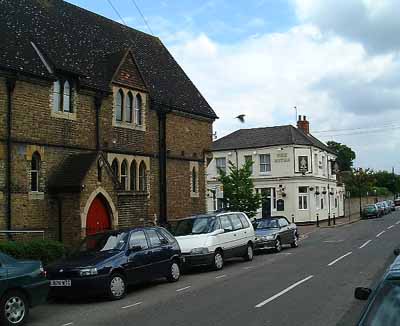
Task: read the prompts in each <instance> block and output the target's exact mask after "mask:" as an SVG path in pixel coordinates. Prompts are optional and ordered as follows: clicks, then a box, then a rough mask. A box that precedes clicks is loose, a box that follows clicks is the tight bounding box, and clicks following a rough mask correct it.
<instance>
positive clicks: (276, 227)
mask: <svg viewBox="0 0 400 326" xmlns="http://www.w3.org/2000/svg"><path fill="white" fill-rule="evenodd" d="M255 235H256V242H255V249H256V250H261V249H274V250H275V251H276V252H279V251H281V250H282V246H284V245H290V246H291V247H292V248H296V247H297V246H298V240H299V232H298V229H297V226H296V224H294V223H289V221H288V220H287V218H286V217H284V216H274V217H266V218H262V219H260V220H258V221H257V224H256V226H255Z"/></svg>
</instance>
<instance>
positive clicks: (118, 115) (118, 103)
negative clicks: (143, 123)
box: [115, 89, 124, 121]
mask: <svg viewBox="0 0 400 326" xmlns="http://www.w3.org/2000/svg"><path fill="white" fill-rule="evenodd" d="M123 107H124V93H123V92H122V89H120V90H119V91H118V92H117V96H116V99H115V119H116V120H117V121H122V119H123Z"/></svg>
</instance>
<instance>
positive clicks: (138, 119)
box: [135, 94, 143, 126]
mask: <svg viewBox="0 0 400 326" xmlns="http://www.w3.org/2000/svg"><path fill="white" fill-rule="evenodd" d="M135 99H136V100H135V123H136V124H137V125H139V126H141V125H142V122H143V119H142V114H143V109H142V106H143V101H142V96H141V95H140V94H137V95H136V98H135Z"/></svg>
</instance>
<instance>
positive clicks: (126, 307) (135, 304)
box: [121, 301, 143, 309]
mask: <svg viewBox="0 0 400 326" xmlns="http://www.w3.org/2000/svg"><path fill="white" fill-rule="evenodd" d="M142 303H143V302H141V301H139V302H136V303H134V304H130V305H128V306H124V307H121V309H128V308H132V307H134V306H138V305H140V304H142Z"/></svg>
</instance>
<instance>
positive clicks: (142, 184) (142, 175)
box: [139, 161, 147, 191]
mask: <svg viewBox="0 0 400 326" xmlns="http://www.w3.org/2000/svg"><path fill="white" fill-rule="evenodd" d="M139 190H140V191H147V177H146V164H145V163H144V162H143V161H142V162H141V163H140V165H139Z"/></svg>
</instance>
